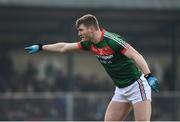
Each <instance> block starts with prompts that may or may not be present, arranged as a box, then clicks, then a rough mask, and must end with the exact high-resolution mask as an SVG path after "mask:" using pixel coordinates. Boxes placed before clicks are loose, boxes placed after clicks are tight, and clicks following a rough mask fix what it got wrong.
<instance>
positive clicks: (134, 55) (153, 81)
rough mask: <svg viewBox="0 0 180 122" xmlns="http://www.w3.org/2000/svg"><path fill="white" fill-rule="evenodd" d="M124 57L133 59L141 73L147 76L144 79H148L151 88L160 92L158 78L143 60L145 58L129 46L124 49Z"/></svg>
mask: <svg viewBox="0 0 180 122" xmlns="http://www.w3.org/2000/svg"><path fill="white" fill-rule="evenodd" d="M124 50H125V51H124V53H123V54H124V55H125V56H127V57H128V58H130V59H133V60H134V62H135V63H136V65H137V66H138V67H139V68H140V69H141V71H142V72H143V73H144V74H145V75H144V77H145V78H146V79H147V81H148V83H149V85H150V87H151V88H152V89H153V90H154V91H156V92H158V91H159V82H158V80H157V78H156V77H154V76H153V75H152V74H151V72H150V70H149V67H148V65H147V63H146V61H145V59H144V58H143V56H142V55H141V54H140V53H138V52H137V51H136V50H135V49H134V48H133V47H132V46H130V45H128V46H127V47H126V48H124Z"/></svg>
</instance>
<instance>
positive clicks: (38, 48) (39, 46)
mask: <svg viewBox="0 0 180 122" xmlns="http://www.w3.org/2000/svg"><path fill="white" fill-rule="evenodd" d="M24 49H25V50H27V51H28V53H29V54H33V53H37V52H39V51H41V50H42V44H37V45H32V46H29V47H25V48H24Z"/></svg>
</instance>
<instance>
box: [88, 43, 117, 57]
mask: <svg viewBox="0 0 180 122" xmlns="http://www.w3.org/2000/svg"><path fill="white" fill-rule="evenodd" d="M91 51H92V52H93V53H94V54H97V55H102V56H107V55H112V54H113V53H114V51H113V50H112V49H111V47H109V46H105V47H103V48H97V47H96V46H94V45H91Z"/></svg>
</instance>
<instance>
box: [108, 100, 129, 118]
mask: <svg viewBox="0 0 180 122" xmlns="http://www.w3.org/2000/svg"><path fill="white" fill-rule="evenodd" d="M130 110H131V104H130V103H128V102H117V101H111V102H110V103H109V105H108V107H107V110H106V113H105V121H122V120H124V119H125V118H126V116H127V115H128V113H129V112H130Z"/></svg>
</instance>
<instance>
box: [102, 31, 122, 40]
mask: <svg viewBox="0 0 180 122" xmlns="http://www.w3.org/2000/svg"><path fill="white" fill-rule="evenodd" d="M104 37H106V38H109V39H116V38H121V36H120V35H119V34H117V33H112V32H109V31H105V32H104Z"/></svg>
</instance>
